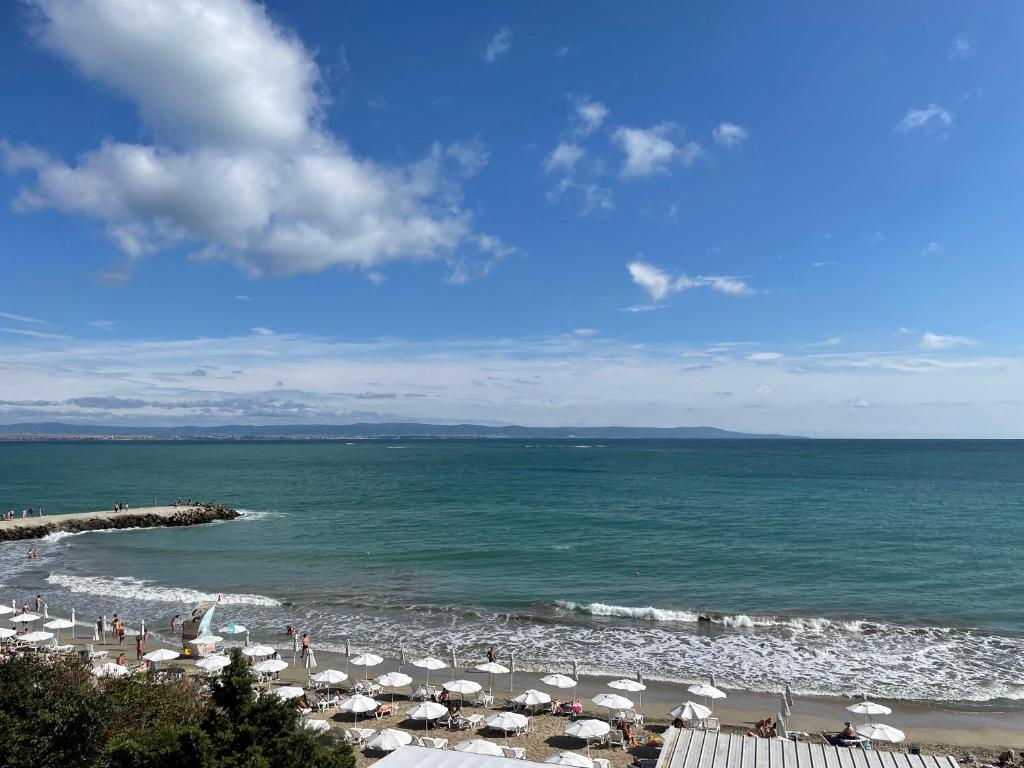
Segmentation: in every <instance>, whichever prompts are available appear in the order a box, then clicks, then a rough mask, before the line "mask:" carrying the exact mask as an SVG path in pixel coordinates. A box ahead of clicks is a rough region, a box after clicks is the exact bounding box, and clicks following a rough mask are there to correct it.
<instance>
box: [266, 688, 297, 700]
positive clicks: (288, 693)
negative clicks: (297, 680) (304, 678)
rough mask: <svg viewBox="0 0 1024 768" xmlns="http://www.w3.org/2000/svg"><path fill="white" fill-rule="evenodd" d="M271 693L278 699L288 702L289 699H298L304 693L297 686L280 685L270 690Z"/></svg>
mask: <svg viewBox="0 0 1024 768" xmlns="http://www.w3.org/2000/svg"><path fill="white" fill-rule="evenodd" d="M271 693H272V694H273V695H274V696H277V698H279V699H284V700H285V701H290V700H291V699H297V698H299V697H300V696H302V695H303V694H304V693H305V692H304V691H303V690H302V689H301V688H299V686H297V685H282V686H281V687H280V688H275V689H274V690H272V691H271Z"/></svg>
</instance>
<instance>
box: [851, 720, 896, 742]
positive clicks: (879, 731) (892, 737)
mask: <svg viewBox="0 0 1024 768" xmlns="http://www.w3.org/2000/svg"><path fill="white" fill-rule="evenodd" d="M857 733H859V734H860V735H861V736H863V737H864V738H866V739H871V740H873V741H891V742H893V743H899V742H901V741H903V740H904V739H905V738H907V734H905V733H904V732H903V731H901V730H900V729H899V728H893V727H892V726H891V725H884V724H883V723H864V724H863V725H858V726H857Z"/></svg>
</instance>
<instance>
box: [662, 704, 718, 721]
mask: <svg viewBox="0 0 1024 768" xmlns="http://www.w3.org/2000/svg"><path fill="white" fill-rule="evenodd" d="M669 714H670V715H672V717H674V718H675V717H677V718H679V719H680V720H704V719H706V718H708V717H711V710H710V709H708V708H707V707H705V706H704V705H703V704H698V703H697V702H695V701H684V702H683V703H682V704H680V705H679V706H678V707H676V708H675V709H673V710H672V711H671V712H669Z"/></svg>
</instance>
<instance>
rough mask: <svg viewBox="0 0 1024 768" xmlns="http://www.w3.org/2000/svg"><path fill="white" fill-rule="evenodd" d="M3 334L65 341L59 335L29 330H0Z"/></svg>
mask: <svg viewBox="0 0 1024 768" xmlns="http://www.w3.org/2000/svg"><path fill="white" fill-rule="evenodd" d="M0 331H2V332H3V333H13V334H14V335H16V336H28V337H30V338H33V339H67V338H69V337H68V336H63V335H61V334H59V333H47V332H46V331H33V330H31V329H29V328H0Z"/></svg>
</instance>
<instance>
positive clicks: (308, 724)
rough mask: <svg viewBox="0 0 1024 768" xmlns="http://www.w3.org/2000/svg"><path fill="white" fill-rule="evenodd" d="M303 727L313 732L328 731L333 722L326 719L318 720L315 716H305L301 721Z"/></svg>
mask: <svg viewBox="0 0 1024 768" xmlns="http://www.w3.org/2000/svg"><path fill="white" fill-rule="evenodd" d="M300 723H301V725H302V727H303V728H305V729H306V730H307V731H312V732H313V733H327V732H328V731H329V730H331V724H330V723H328V722H327V721H326V720H318V719H317V718H315V717H304V718H302V720H301V721H300Z"/></svg>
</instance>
